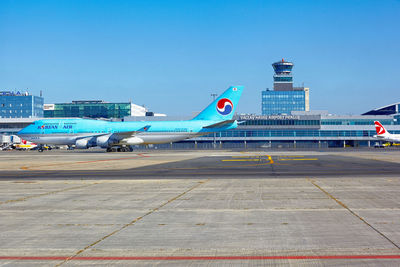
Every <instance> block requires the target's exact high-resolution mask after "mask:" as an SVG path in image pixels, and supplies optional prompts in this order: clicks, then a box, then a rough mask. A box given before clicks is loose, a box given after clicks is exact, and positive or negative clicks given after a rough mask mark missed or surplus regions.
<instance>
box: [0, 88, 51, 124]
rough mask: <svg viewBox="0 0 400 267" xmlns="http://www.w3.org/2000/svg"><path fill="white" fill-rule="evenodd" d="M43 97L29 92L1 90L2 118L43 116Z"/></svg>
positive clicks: (0, 114)
mask: <svg viewBox="0 0 400 267" xmlns="http://www.w3.org/2000/svg"><path fill="white" fill-rule="evenodd" d="M43 102H44V101H43V98H42V97H40V96H33V95H30V94H29V93H28V92H23V93H21V92H11V91H1V92H0V118H40V117H43Z"/></svg>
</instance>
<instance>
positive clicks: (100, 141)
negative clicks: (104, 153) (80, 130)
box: [96, 135, 112, 148]
mask: <svg viewBox="0 0 400 267" xmlns="http://www.w3.org/2000/svg"><path fill="white" fill-rule="evenodd" d="M96 145H97V146H99V147H101V148H107V147H109V146H110V145H112V142H111V140H110V136H109V135H102V136H99V137H97V138H96Z"/></svg>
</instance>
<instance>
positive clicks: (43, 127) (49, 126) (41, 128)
mask: <svg viewBox="0 0 400 267" xmlns="http://www.w3.org/2000/svg"><path fill="white" fill-rule="evenodd" d="M38 129H39V130H43V129H46V130H47V129H53V130H57V129H58V125H56V124H55V125H41V126H38ZM62 129H72V125H64V126H63V127H62Z"/></svg>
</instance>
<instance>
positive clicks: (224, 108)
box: [217, 98, 233, 116]
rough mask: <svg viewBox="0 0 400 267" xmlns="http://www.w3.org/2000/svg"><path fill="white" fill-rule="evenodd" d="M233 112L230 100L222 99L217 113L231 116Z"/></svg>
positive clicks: (218, 104)
mask: <svg viewBox="0 0 400 267" xmlns="http://www.w3.org/2000/svg"><path fill="white" fill-rule="evenodd" d="M232 110H233V104H232V101H230V100H229V99H228V98H222V99H220V100H219V101H218V103H217V111H218V113H219V114H221V115H224V116H226V115H229V114H230V113H231V112H232Z"/></svg>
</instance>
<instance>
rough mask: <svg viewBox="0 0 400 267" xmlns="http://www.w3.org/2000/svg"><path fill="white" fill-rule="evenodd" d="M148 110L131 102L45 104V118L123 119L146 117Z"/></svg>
mask: <svg viewBox="0 0 400 267" xmlns="http://www.w3.org/2000/svg"><path fill="white" fill-rule="evenodd" d="M146 112H147V109H146V108H145V107H142V106H138V105H135V104H133V103H130V102H123V103H108V102H104V101H102V100H85V101H82V100H81V101H72V103H58V104H45V105H44V117H45V118H66V117H76V118H106V119H109V118H123V117H126V116H145V115H146Z"/></svg>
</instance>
